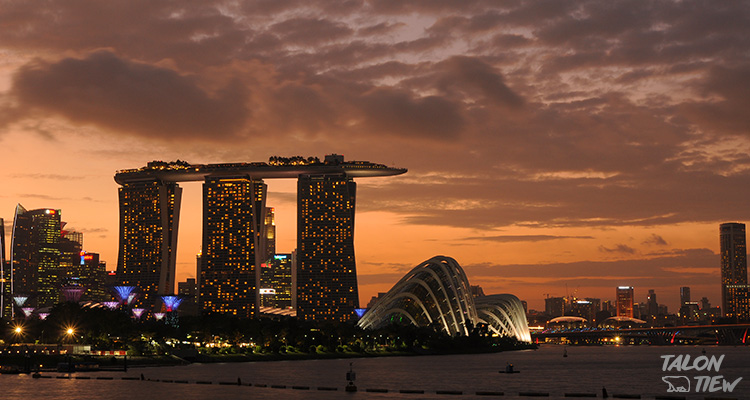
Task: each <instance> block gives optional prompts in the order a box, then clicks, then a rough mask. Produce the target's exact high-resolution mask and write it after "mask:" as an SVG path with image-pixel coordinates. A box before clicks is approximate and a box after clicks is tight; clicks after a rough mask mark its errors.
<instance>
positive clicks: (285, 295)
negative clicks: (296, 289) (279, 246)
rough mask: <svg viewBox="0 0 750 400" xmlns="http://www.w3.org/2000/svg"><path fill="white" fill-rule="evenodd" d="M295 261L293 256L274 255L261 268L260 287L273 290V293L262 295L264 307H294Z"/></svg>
mask: <svg viewBox="0 0 750 400" xmlns="http://www.w3.org/2000/svg"><path fill="white" fill-rule="evenodd" d="M293 274H294V259H293V255H292V254H274V255H273V257H271V258H270V259H269V260H268V262H266V263H265V264H264V267H263V268H261V275H260V287H261V288H263V289H272V291H271V293H268V294H263V293H261V304H262V305H263V306H264V307H274V308H290V307H292V276H293Z"/></svg>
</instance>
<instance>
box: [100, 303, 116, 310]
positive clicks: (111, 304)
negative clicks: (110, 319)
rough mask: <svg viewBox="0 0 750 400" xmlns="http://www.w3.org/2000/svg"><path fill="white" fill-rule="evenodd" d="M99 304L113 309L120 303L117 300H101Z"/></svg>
mask: <svg viewBox="0 0 750 400" xmlns="http://www.w3.org/2000/svg"><path fill="white" fill-rule="evenodd" d="M101 304H102V305H103V306H105V307H107V308H109V309H110V310H114V309H116V308H117V307H118V306H119V305H120V303H119V302H117V301H105V302H103V303H101Z"/></svg>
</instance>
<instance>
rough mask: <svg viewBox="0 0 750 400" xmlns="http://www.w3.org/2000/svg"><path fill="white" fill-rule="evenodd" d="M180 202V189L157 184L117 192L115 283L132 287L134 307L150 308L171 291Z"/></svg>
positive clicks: (129, 185) (128, 186) (141, 183)
mask: <svg viewBox="0 0 750 400" xmlns="http://www.w3.org/2000/svg"><path fill="white" fill-rule="evenodd" d="M181 198H182V188H180V187H179V186H178V185H177V184H175V183H164V182H161V181H159V180H147V181H138V182H128V183H126V184H124V185H123V186H121V187H120V188H119V200H120V246H119V252H118V257H117V282H118V284H120V285H123V286H135V287H136V290H137V292H138V294H139V297H138V301H137V303H136V304H137V306H138V307H154V306H155V304H156V303H157V301H158V300H159V296H160V295H166V294H171V293H173V291H174V285H175V265H176V264H175V262H176V255H177V233H178V228H179V213H180V203H181Z"/></svg>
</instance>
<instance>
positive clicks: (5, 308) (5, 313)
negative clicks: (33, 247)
mask: <svg viewBox="0 0 750 400" xmlns="http://www.w3.org/2000/svg"><path fill="white" fill-rule="evenodd" d="M12 301H13V300H11V298H10V267H6V264H5V220H4V219H2V218H0V317H1V318H10V316H11V307H13V304H11V303H12Z"/></svg>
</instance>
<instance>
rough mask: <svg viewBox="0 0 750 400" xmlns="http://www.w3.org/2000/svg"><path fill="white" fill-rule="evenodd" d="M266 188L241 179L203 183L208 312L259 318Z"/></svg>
mask: <svg viewBox="0 0 750 400" xmlns="http://www.w3.org/2000/svg"><path fill="white" fill-rule="evenodd" d="M266 190H267V188H266V185H265V184H264V183H263V181H260V180H252V179H250V178H248V177H247V176H240V177H226V176H222V177H211V176H209V177H207V178H206V181H205V183H204V184H203V250H202V254H201V271H200V278H199V281H200V289H199V290H200V308H201V310H202V311H208V312H218V313H227V314H233V315H236V316H238V317H243V318H249V317H254V316H255V315H256V312H257V308H258V293H257V292H258V291H257V288H258V283H259V272H260V271H259V270H258V268H259V266H260V264H261V262H262V260H261V257H262V253H263V251H260V250H261V249H260V246H259V244H260V238H261V237H262V234H263V232H262V230H263V227H264V226H265V224H264V215H263V214H264V213H265V209H266V208H265V201H266Z"/></svg>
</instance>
